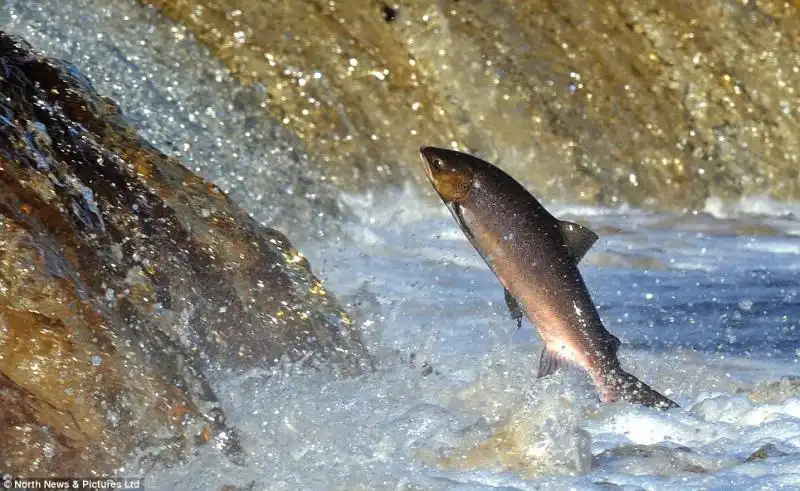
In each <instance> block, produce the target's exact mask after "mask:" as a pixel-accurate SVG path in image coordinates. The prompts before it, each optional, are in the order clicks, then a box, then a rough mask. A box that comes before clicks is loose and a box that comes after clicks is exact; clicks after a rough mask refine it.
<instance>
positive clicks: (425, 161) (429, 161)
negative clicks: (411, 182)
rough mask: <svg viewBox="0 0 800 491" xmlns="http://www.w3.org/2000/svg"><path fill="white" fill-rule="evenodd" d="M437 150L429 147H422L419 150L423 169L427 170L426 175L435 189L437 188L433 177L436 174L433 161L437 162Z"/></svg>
mask: <svg viewBox="0 0 800 491" xmlns="http://www.w3.org/2000/svg"><path fill="white" fill-rule="evenodd" d="M435 153H436V148H435V147H429V146H422V147H420V148H419V156H420V158H421V159H422V167H423V169H425V175H426V176H427V177H428V180H429V181H430V182H431V184H433V185H434V186H433V187H434V188H435V187H436V181H435V180H434V177H433V172H434V165H433V161H434V160H436V156H435Z"/></svg>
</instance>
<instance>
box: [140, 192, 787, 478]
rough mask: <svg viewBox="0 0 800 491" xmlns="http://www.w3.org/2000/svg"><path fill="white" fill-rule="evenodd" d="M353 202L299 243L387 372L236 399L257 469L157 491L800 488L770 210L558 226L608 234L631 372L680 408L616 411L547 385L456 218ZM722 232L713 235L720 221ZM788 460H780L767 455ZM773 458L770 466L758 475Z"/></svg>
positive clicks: (605, 307) (204, 469)
mask: <svg viewBox="0 0 800 491" xmlns="http://www.w3.org/2000/svg"><path fill="white" fill-rule="evenodd" d="M417 194H418V193H416V191H413V190H412V191H407V192H405V193H402V194H400V195H394V196H389V197H383V198H380V199H379V198H374V197H370V198H367V197H358V198H356V197H350V198H348V199H349V202H350V205H351V206H352V207H353V208H355V209H360V210H362V212H361V213H360V215H359V216H358V217H357V218H354V219H352V221H350V222H349V223H347V224H346V225H345V227H344V228H343V232H342V234H341V236H340V237H337V238H331V239H330V240H327V241H316V242H315V243H313V244H312V243H307V244H302V245H301V249H302V250H303V251H304V252H305V254H307V255H308V256H309V258H310V260H311V261H312V264H315V265H316V266H317V269H318V271H319V272H320V274H321V276H322V277H324V278H325V279H326V280H327V285H328V287H329V288H330V290H331V291H334V292H336V293H337V294H338V295H339V296H340V297H341V299H342V300H343V301H346V302H347V303H349V304H350V306H351V309H356V310H357V311H358V312H359V313H360V316H361V318H360V322H361V323H362V326H363V328H364V331H365V336H366V339H367V341H368V343H369V346H370V349H371V351H372V352H373V353H374V354H375V355H376V357H377V361H378V364H377V365H378V368H377V371H376V372H375V373H374V374H370V375H366V376H363V377H360V378H357V379H351V380H336V379H333V378H332V377H331V376H330V374H328V373H319V372H315V373H303V372H301V371H297V370H293V369H292V368H291V367H283V368H281V369H276V370H273V371H270V372H251V373H249V374H247V375H246V376H243V377H240V378H238V379H235V380H229V381H228V382H227V383H226V384H225V386H224V387H223V388H222V391H221V392H222V394H221V396H222V397H223V400H225V404H226V406H227V411H228V413H229V414H230V415H231V417H232V418H233V420H234V421H235V423H236V425H237V426H239V427H240V428H242V431H243V434H244V445H245V447H246V448H247V450H248V451H249V452H250V462H251V463H250V465H248V466H247V467H246V468H241V469H240V468H235V467H232V466H230V465H229V464H225V463H224V462H223V461H221V460H220V459H219V455H218V454H216V453H215V452H208V453H207V454H206V455H201V456H200V457H199V458H198V460H196V461H195V462H193V463H191V464H189V465H188V466H186V467H184V468H180V469H172V470H169V471H167V472H161V473H156V474H152V475H151V476H150V477H151V479H152V480H153V481H151V482H152V484H153V485H155V486H156V487H157V488H158V489H168V488H170V487H180V488H186V487H187V486H188V487H192V488H194V489H206V488H207V486H208V483H210V482H213V483H215V485H220V484H224V483H229V482H235V483H238V484H246V483H249V482H253V481H255V483H256V485H255V489H262V488H263V489H476V490H477V489H540V488H542V487H544V488H552V489H565V488H574V489H614V486H612V485H617V486H621V487H622V488H623V489H687V488H688V489H691V488H702V489H733V488H738V489H767V488H769V489H778V488H781V487H782V486H785V487H787V488H794V487H797V486H800V453H798V445H800V398H798V393H799V392H800V391H799V390H798V380H800V379H798V378H797V377H798V376H800V363H798V358H799V357H800V326H799V325H798V318H800V297H798V288H797V284H796V281H795V278H796V276H797V274H798V270H799V269H800V237H798V234H800V222H798V221H797V218H796V215H793V213H792V210H793V209H794V210H797V208H796V207H794V208H792V207H791V206H786V205H782V204H777V203H771V202H769V201H767V200H763V199H761V200H760V199H750V200H743V201H742V203H740V205H739V206H736V207H730V208H723V207H722V206H721V205H720V204H719V203H716V202H713V201H712V202H710V203H709V204H708V210H707V211H708V213H698V214H694V215H681V216H676V215H663V214H653V213H646V212H643V211H639V210H609V209H601V208H587V207H576V206H569V205H559V204H554V205H551V208H552V209H553V210H554V211H555V213H556V214H557V215H559V216H561V217H564V218H569V219H572V220H581V221H583V222H584V223H588V224H590V226H592V227H593V228H594V229H595V230H597V231H599V232H600V235H601V240H600V241H598V243H597V244H596V245H595V247H594V248H593V249H592V250H591V251H590V252H589V254H587V256H586V257H585V259H584V261H583V263H582V264H583V266H582V271H583V273H584V276H585V278H586V280H587V283H588V286H589V289H590V290H591V292H592V294H593V297H594V299H595V301H596V302H597V304H598V306H599V310H600V313H601V316H602V318H603V319H604V321H605V323H606V325H607V327H608V328H609V329H610V330H611V331H612V332H613V333H614V334H616V335H617V336H619V337H620V339H622V343H623V344H622V348H621V357H622V360H623V364H624V365H625V366H627V367H629V368H630V369H631V370H632V371H633V372H634V373H635V374H637V375H639V376H640V377H641V378H642V379H643V380H645V381H647V382H648V383H650V384H651V385H653V386H654V387H656V388H658V389H659V390H661V391H663V392H664V393H665V394H667V395H668V396H670V397H671V398H673V399H674V400H676V401H677V402H679V403H680V404H681V406H682V407H681V408H679V409H675V410H672V411H669V412H661V411H657V410H652V409H644V408H640V407H632V406H628V405H625V404H612V405H600V404H599V403H598V402H597V397H596V395H595V392H594V390H593V388H592V386H591V385H590V384H589V383H588V381H587V380H586V379H585V378H584V377H583V376H582V375H581V374H580V373H575V372H567V373H563V374H560V375H557V376H553V377H551V378H548V379H543V380H536V379H535V377H534V374H535V372H536V367H537V364H538V354H539V350H540V347H541V343H540V342H539V341H538V339H537V337H536V335H535V334H534V331H533V329H532V328H531V326H530V325H528V324H527V323H525V324H523V327H522V329H521V330H517V328H516V324H515V323H514V322H513V321H511V320H510V319H509V317H508V314H507V312H506V311H505V304H504V302H503V295H502V289H501V288H500V287H499V286H498V282H497V280H496V279H495V278H494V276H493V275H492V274H491V273H490V272H489V271H488V269H487V268H486V266H485V265H484V264H483V262H482V260H481V259H480V257H479V256H478V255H477V254H476V253H475V252H474V251H473V250H472V248H471V246H470V245H469V244H468V243H467V241H466V239H465V238H464V237H463V235H462V233H461V232H460V230H458V228H457V227H456V226H455V224H454V223H453V221H452V219H451V218H450V216H449V214H448V213H447V212H446V210H444V208H443V207H439V206H433V205H426V204H422V205H421V204H420V203H421V200H420V199H419V197H418V196H417ZM712 213H713V214H712ZM768 444H771V445H772V446H768V447H766V448H763V447H764V446H765V445H768ZM758 449H762V452H761V454H760V455H761V456H766V458H765V459H763V460H759V459H757V458H751V459H750V461H749V462H748V458H750V456H751V455H752V454H753V453H754V452H756V451H757V450H758Z"/></svg>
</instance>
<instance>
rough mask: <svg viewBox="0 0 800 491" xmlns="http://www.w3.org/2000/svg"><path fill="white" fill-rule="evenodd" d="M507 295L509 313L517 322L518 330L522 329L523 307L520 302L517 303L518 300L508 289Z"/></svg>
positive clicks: (506, 290)
mask: <svg viewBox="0 0 800 491" xmlns="http://www.w3.org/2000/svg"><path fill="white" fill-rule="evenodd" d="M505 295H506V307H508V312H509V313H510V314H511V318H512V319H513V320H515V321H517V329H519V328H521V327H522V307H520V306H519V302H517V299H516V298H514V295H512V294H511V292H510V291H508V289H505Z"/></svg>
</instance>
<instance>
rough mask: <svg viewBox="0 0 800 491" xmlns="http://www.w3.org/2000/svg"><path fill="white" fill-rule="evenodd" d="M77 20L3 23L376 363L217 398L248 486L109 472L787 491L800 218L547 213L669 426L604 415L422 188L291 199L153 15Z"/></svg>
mask: <svg viewBox="0 0 800 491" xmlns="http://www.w3.org/2000/svg"><path fill="white" fill-rule="evenodd" d="M76 3H80V4H81V8H80V9H77V8H76V9H73V10H75V12H63V15H61V17H60V22H59V23H58V24H55V25H54V24H48V23H47V22H46V20H47V19H48V18H51V17H52V15H53V12H54V10H53V9H54V8H55V7H54V5H49V4H47V3H44V4H42V5H40V6H38V7H37V8H29V6H30V4H26V3H24V2H13V1H11V2H7V3H6V4H5V5H4V7H3V9H4V10H3V12H2V15H3V20H4V25H6V26H8V28H9V29H11V30H12V31H14V32H17V33H19V34H20V35H22V36H24V37H26V39H28V40H29V41H30V42H32V43H33V44H34V45H36V46H37V47H38V48H40V49H43V50H45V51H47V52H48V53H51V54H54V55H56V56H61V57H69V58H70V59H72V61H74V62H75V63H77V64H78V65H79V66H80V67H81V68H82V69H84V70H85V71H86V73H87V75H88V76H89V77H91V78H92V80H93V82H94V83H95V85H96V86H97V87H98V90H99V91H100V92H102V93H105V94H109V95H111V96H113V97H114V98H116V99H118V100H119V101H120V102H121V104H122V106H123V109H124V110H125V111H126V113H128V114H129V115H130V117H131V118H132V119H133V120H134V121H135V122H136V124H137V125H138V126H139V127H140V128H141V129H142V130H143V132H144V134H145V135H147V137H148V138H150V139H151V140H152V141H154V143H156V144H157V145H159V147H160V148H162V149H163V150H164V151H166V152H169V153H172V154H176V155H180V156H181V157H183V158H184V159H186V161H187V163H188V164H189V165H190V166H191V167H193V168H196V169H197V170H198V171H200V172H201V173H203V174H204V175H206V176H207V177H209V178H211V179H213V180H215V181H216V182H218V183H220V185H221V186H223V187H224V188H226V189H229V190H231V191H232V194H233V196H234V198H235V199H237V200H238V201H239V202H241V203H242V204H243V206H245V207H246V208H247V209H248V211H250V212H251V213H252V214H253V215H254V216H256V217H257V218H259V219H260V220H263V221H265V222H268V223H277V224H279V225H281V226H283V227H284V230H285V231H286V232H287V233H288V235H289V237H290V238H291V239H292V240H293V241H295V243H296V245H297V246H298V248H299V249H300V250H301V251H302V252H303V253H304V254H305V255H306V256H307V257H308V258H309V260H310V261H311V264H312V266H313V268H314V270H315V272H316V273H317V274H318V275H319V276H320V277H321V278H324V280H325V281H326V286H327V288H328V290H329V291H330V292H332V293H333V294H334V295H336V296H337V298H339V300H340V301H342V302H343V303H346V304H347V305H348V309H349V310H350V311H351V312H353V313H354V316H355V317H356V319H357V320H358V322H359V323H360V324H361V326H362V329H363V332H364V338H365V341H366V343H367V344H368V346H369V349H370V351H371V352H372V353H373V354H374V355H375V357H376V371H375V372H374V373H371V374H368V375H364V376H361V377H359V378H355V379H337V378H336V377H334V376H333V375H332V374H331V373H328V372H326V371H305V370H304V369H301V368H298V367H292V366H281V367H275V368H273V369H269V370H254V371H251V372H248V373H247V374H245V375H242V376H239V377H237V378H228V379H227V380H225V381H224V382H222V383H221V384H220V385H219V386H218V387H217V391H218V395H219V397H220V399H221V401H222V403H223V405H224V407H225V410H226V412H227V414H228V415H229V419H230V423H231V424H232V425H233V426H235V427H238V428H239V429H240V430H241V433H242V445H243V448H244V449H245V451H246V453H247V461H248V462H247V464H246V465H245V466H244V467H237V466H235V465H233V464H232V463H230V462H229V461H228V460H227V459H225V458H224V457H223V456H222V455H221V453H220V452H219V451H218V450H217V449H216V448H215V447H214V446H213V445H210V446H206V447H204V448H203V449H202V450H201V452H200V453H199V454H198V455H196V456H194V457H193V458H192V459H190V461H189V462H188V463H187V464H186V465H184V466H179V467H174V468H170V469H147V470H142V469H139V468H138V466H137V464H136V462H131V463H130V464H129V465H128V466H127V467H126V468H125V469H120V474H124V475H137V474H145V477H146V482H147V486H148V489H165V490H166V489H198V490H202V489H218V488H219V487H220V486H223V485H229V484H232V485H238V486H243V487H244V488H245V489H270V490H272V489H275V490H281V489H287V490H289V489H349V490H353V489H365V490H367V489H369V490H372V489H402V490H416V489H434V490H444V489H448V490H449V489H458V490H468V489H469V490H485V489H505V490H513V489H541V488H552V489H565V488H574V489H616V488H617V487H619V488H621V489H687V488H688V489H691V488H702V489H734V488H735V489H766V488H769V489H778V488H781V487H784V488H787V489H788V488H797V487H800V363H798V360H799V359H800V296H798V286H797V281H796V278H797V277H798V271H800V205H796V204H785V203H776V202H772V201H769V200H768V199H764V198H759V197H751V198H745V199H742V200H741V201H740V202H738V203H737V204H734V205H730V204H723V203H722V202H721V201H718V200H715V199H710V200H708V201H707V202H706V205H705V208H704V209H702V210H698V211H697V212H690V213H686V214H682V215H675V214H663V213H655V212H648V211H643V210H638V209H627V208H624V207H623V208H617V209H606V208H600V207H587V206H578V205H572V204H570V203H546V205H547V206H548V207H549V208H550V209H551V211H553V212H554V214H556V215H557V216H559V217H561V218H565V219H569V220H573V221H578V222H581V223H584V224H588V225H589V226H590V227H592V228H593V229H594V230H596V231H597V232H598V234H599V235H600V237H601V239H600V240H599V241H598V243H597V244H596V245H595V246H594V248H593V249H592V250H591V251H590V252H589V253H588V254H587V256H586V257H585V259H584V260H583V262H582V266H581V270H582V272H583V274H584V276H585V279H586V282H587V285H588V287H589V289H590V292H591V293H592V296H593V298H594V300H595V302H596V303H597V305H598V308H599V311H600V314H601V317H602V318H603V320H604V322H605V323H606V326H607V327H608V329H609V330H610V331H611V332H612V333H614V334H615V335H616V336H618V337H619V338H620V339H621V340H622V347H621V350H620V355H621V358H622V361H623V364H624V366H626V367H627V368H628V369H629V370H630V371H631V372H632V373H634V374H636V375H637V376H639V377H640V378H641V379H642V380H644V381H645V382H647V383H648V384H650V385H652V386H653V387H654V388H657V389H658V390H659V391H661V392H663V393H664V394H666V395H668V396H669V397H670V398H672V399H673V400H675V401H677V402H678V403H679V404H680V405H681V408H679V409H675V410H671V411H669V412H661V411H657V410H652V409H645V408H640V407H632V406H628V405H625V404H610V405H600V404H599V403H598V401H597V397H596V393H595V392H594V389H593V387H592V386H591V384H589V383H588V381H587V380H586V379H585V377H584V376H583V375H582V374H580V373H577V372H566V373H560V374H558V375H556V376H553V377H549V378H547V379H543V380H536V378H535V372H536V367H537V365H538V356H539V351H540V349H541V343H540V341H539V340H538V338H537V336H536V334H535V331H534V330H533V328H532V327H531V326H530V325H529V324H528V323H527V322H526V323H524V324H523V327H522V329H520V330H517V327H516V324H515V323H514V322H513V321H511V320H510V319H509V316H508V313H507V312H506V310H505V304H504V302H503V295H502V289H501V288H500V286H499V284H498V282H497V280H496V279H495V278H494V276H493V275H492V274H491V273H490V272H489V270H488V269H487V267H486V266H485V265H484V264H483V262H482V260H481V259H480V257H479V256H478V255H477V254H476V253H475V252H474V250H473V249H472V248H471V246H470V245H469V244H468V243H467V241H466V239H465V238H464V237H463V235H462V233H461V232H460V231H459V230H458V229H457V227H456V225H455V223H454V222H453V221H452V219H451V217H450V216H449V214H448V213H447V211H446V210H445V209H444V207H443V206H441V205H440V204H439V203H436V202H435V201H434V200H432V199H430V194H431V193H430V190H428V189H420V188H419V187H418V186H416V185H409V186H408V188H407V189H405V190H403V191H396V192H390V191H386V192H383V191H380V192H376V193H375V194H374V195H370V196H364V195H358V196H354V195H347V194H343V193H339V192H337V191H335V190H334V189H332V188H330V187H328V186H326V185H324V183H323V184H319V181H320V179H319V178H318V175H317V174H315V172H316V171H313V170H308V171H307V172H308V174H304V175H302V176H301V177H302V179H300V178H298V177H297V174H296V173H293V172H292V171H291V170H292V169H294V170H297V169H299V168H302V169H309V168H310V167H309V166H308V165H305V164H307V162H305V163H304V161H303V158H302V157H297V156H296V155H295V153H294V151H293V148H292V143H291V142H288V141H286V140H284V139H283V137H282V136H281V133H280V131H279V130H276V129H270V128H264V127H260V126H259V127H257V128H256V129H253V126H252V125H254V124H261V125H264V124H266V123H263V122H260V123H253V121H254V119H253V118H252V117H250V115H248V113H247V109H246V108H247V104H246V103H242V104H241V106H242V107H238V106H236V107H234V106H229V105H228V104H226V103H225V102H224V101H225V100H227V99H226V98H227V97H230V96H231V94H234V95H235V93H237V92H236V91H238V90H240V89H237V88H236V87H235V84H234V83H233V82H232V81H231V80H230V78H229V75H227V72H225V71H224V70H223V69H222V68H220V67H214V66H213V65H212V66H210V65H208V64H201V65H202V66H200V67H195V68H196V69H195V68H192V67H191V66H189V67H188V68H187V65H186V60H187V59H194V58H200V57H202V56H205V55H204V53H203V52H202V50H198V49H196V48H193V47H192V46H193V45H191V44H187V42H184V41H183V40H179V41H176V42H175V43H176V45H178V46H183V48H184V49H186V50H188V51H189V52H188V54H187V53H178V54H174V53H173V54H172V55H170V56H176V57H177V56H185V58H181V59H180V63H181V64H182V66H183V67H184V68H186V71H184V72H182V73H183V74H184V75H183V77H184V78H182V79H181V80H180V82H179V81H178V80H177V79H176V78H175V75H174V73H172V72H170V70H168V69H167V68H168V67H169V66H170V65H169V63H168V62H165V61H164V59H163V58H158V56H157V53H156V54H154V53H153V49H154V48H152V47H148V46H146V45H147V43H152V42H154V40H155V39H157V38H158V37H159V36H162V37H163V36H167V35H166V34H164V33H163V32H161V31H157V30H152V29H151V30H150V31H149V33H147V32H146V31H147V30H148V28H145V27H142V26H143V25H146V24H145V22H144V21H142V22H140V23H139V24H136V23H133V22H132V21H131V20H130V19H131V17H129V16H135V15H138V16H144V18H145V21H148V20H152V19H150V18H149V17H148V16H152V14H148V13H141V12H140V11H139V10H136V9H137V8H138V6H136V5H134V4H127V3H125V2H120V4H119V5H120V6H118V7H116V8H117V9H118V10H114V12H113V15H111V14H109V15H105V14H104V12H106V13H107V11H104V10H103V9H101V8H99V7H97V6H96V5H93V2H91V1H81V2H76ZM90 8H96V10H94V11H91V12H92V14H91V15H84V14H79V13H76V12H79V11H81V12H88V11H89V10H85V9H90ZM48 9H49V10H48ZM125 9H130V12H128V13H125V12H126V11H125ZM115 19H116V20H115ZM140 21H141V19H140ZM115 22H116V23H117V24H116V26H115ZM104 29H107V30H111V33H112V34H114V35H116V36H119V38H120V39H115V40H114V42H109V41H108V39H109V38H108V36H109V35H110V34H108V32H109V31H104ZM143 31H144V32H143ZM104 32H106V37H103V36H102V35H100V34H103V33H104ZM165 32H167V33H169V32H170V31H169V30H167V31H165ZM172 35H173V36H175V37H178V38H180V37H181V36H182V34H181V31H180V30H177V31H172ZM167 37H168V36H167ZM137 39H138V40H143V39H146V40H147V43H138V42H137ZM148 50H149V51H148ZM193 50H194V51H193ZM155 51H158V50H157V49H156V50H155ZM68 55H69V56H68ZM153 59H157V60H160V61H157V62H153V61H152V60H153ZM159 63H160V65H159ZM193 70H194V71H193ZM215 74H216V75H215ZM193 77H194V78H193ZM187 80H188V82H187ZM204 91H211V92H213V93H214V94H215V95H216V98H209V97H208V94H207V92H204ZM204 94H205V97H202V96H203V95H204ZM166 108H171V109H166ZM243 108H244V109H243ZM164 111H166V112H164ZM197 115H205V116H204V117H201V118H200V120H199V122H198V120H197V119H196V118H197ZM248 125H250V126H248ZM247 128H250V130H247ZM249 131H252V132H253V133H259V134H263V133H269V135H270V136H269V138H265V139H264V140H263V141H262V140H258V141H257V139H255V138H253V137H251V136H248V135H252V134H253V133H249ZM420 143H421V144H422V143H425V144H441V143H440V142H420ZM237 149H238V151H237ZM231 154H234V157H233V158H229V157H230V156H231ZM214 155H216V156H217V157H213V156H214ZM221 155H222V156H226V157H228V158H224V157H220V156H221ZM298 162H299V164H303V165H304V166H303V167H298V165H299V164H298ZM292 166H294V167H292ZM286 169H290V170H289V171H287V170H286ZM304 172H305V171H304ZM303 186H306V187H310V189H305V188H303ZM314 186H317V187H314ZM298 189H301V192H296V190H298ZM288 191H291V192H288ZM276 195H280V196H282V200H281V201H280V203H278V204H276V200H275V199H273V198H270V197H271V196H276ZM265 196H266V198H265ZM309 203H311V204H309ZM331 203H332V204H331ZM285 227H288V229H286V228H285ZM759 449H761V450H760V451H759V452H756V451H757V450H759ZM754 452H755V455H754ZM248 486H250V487H248Z"/></svg>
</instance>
